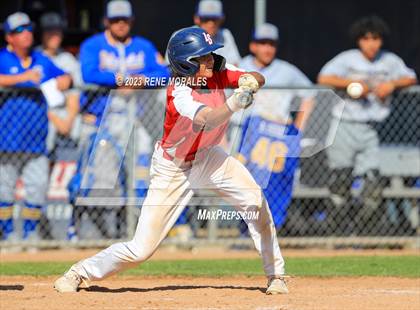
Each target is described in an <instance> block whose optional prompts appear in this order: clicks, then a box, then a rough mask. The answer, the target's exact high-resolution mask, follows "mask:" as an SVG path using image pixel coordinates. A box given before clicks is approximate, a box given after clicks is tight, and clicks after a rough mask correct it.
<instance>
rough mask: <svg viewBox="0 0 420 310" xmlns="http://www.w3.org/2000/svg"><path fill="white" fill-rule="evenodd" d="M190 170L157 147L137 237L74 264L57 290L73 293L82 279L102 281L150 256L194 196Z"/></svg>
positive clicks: (57, 284)
mask: <svg viewBox="0 0 420 310" xmlns="http://www.w3.org/2000/svg"><path fill="white" fill-rule="evenodd" d="M187 172H188V171H187V170H186V169H181V168H179V167H177V166H176V165H175V164H174V163H173V162H171V161H169V160H166V159H164V158H163V157H162V154H161V152H159V150H157V151H156V152H155V154H154V155H153V159H152V167H151V172H150V175H151V183H150V187H149V191H148V194H147V197H146V199H145V201H144V203H143V206H142V209H141V215H140V218H139V221H138V224H137V229H136V233H135V235H134V238H133V239H132V240H131V241H128V242H120V243H116V244H114V245H111V246H110V247H108V248H107V249H105V250H103V251H101V252H99V253H98V254H96V255H94V256H92V257H90V258H87V259H85V260H82V261H80V262H79V263H77V264H75V265H73V266H72V267H71V269H70V270H69V271H68V272H67V273H66V274H65V275H64V276H63V277H61V278H59V279H58V280H57V281H56V282H55V283H54V287H55V289H56V290H58V291H59V292H74V291H76V290H77V287H78V286H79V284H80V283H81V281H82V280H87V281H90V280H102V279H104V278H105V277H108V276H110V275H112V274H114V273H116V272H119V271H121V270H123V269H126V268H129V267H133V266H135V265H137V264H138V263H141V262H143V261H145V260H146V259H148V258H149V257H150V256H151V255H152V254H153V253H154V252H155V250H156V248H157V247H158V245H159V244H160V242H161V241H162V240H163V238H165V236H166V235H167V233H168V231H169V230H170V228H171V227H172V225H173V224H174V223H175V221H176V219H177V218H178V216H179V215H180V214H181V212H182V210H183V209H184V207H185V205H186V204H187V203H188V201H189V200H190V199H191V197H192V194H193V192H192V190H190V189H189V185H190V184H189V182H188V179H187V176H186V173H187Z"/></svg>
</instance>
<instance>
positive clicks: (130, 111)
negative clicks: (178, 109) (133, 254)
mask: <svg viewBox="0 0 420 310" xmlns="http://www.w3.org/2000/svg"><path fill="white" fill-rule="evenodd" d="M261 92H267V96H268V97H267V98H275V99H273V100H274V101H275V100H277V98H286V97H287V98H288V99H287V100H290V102H288V103H287V104H288V105H289V106H290V107H289V109H290V110H291V111H292V113H291V114H290V116H291V119H293V118H295V117H296V115H297V114H298V112H299V110H300V106H301V102H302V98H305V97H311V98H312V100H313V103H314V106H313V109H312V111H311V114H310V117H309V119H308V121H307V124H306V128H305V131H304V134H303V135H302V137H301V141H300V144H301V146H302V150H301V152H302V154H303V155H302V158H300V165H299V168H298V169H297V170H296V172H295V178H294V184H293V196H292V197H293V198H292V200H291V202H290V204H289V206H288V208H287V216H285V221H284V223H283V224H282V225H281V227H280V228H279V232H278V235H279V238H280V240H281V243H282V245H284V246H297V247H305V246H328V247H334V246H362V247H377V246H389V247H395V246H398V247H402V246H410V247H419V233H420V231H419V218H420V163H419V162H420V145H419V141H420V139H419V138H420V130H419V129H420V128H419V126H420V124H419V121H418V120H419V119H420V117H419V116H420V88H419V87H418V86H415V87H411V88H408V89H405V90H403V91H399V92H396V93H395V94H394V95H392V98H390V99H389V104H390V105H391V113H390V116H388V117H387V118H386V119H385V121H383V122H381V123H376V124H373V126H375V128H376V129H377V131H378V135H379V139H380V152H379V158H378V160H379V162H380V172H381V173H380V175H381V182H382V183H381V184H383V191H382V194H381V197H380V203H379V204H378V206H377V207H376V208H375V210H372V212H370V214H369V219H368V220H366V221H364V222H363V224H361V225H362V227H360V226H361V225H359V223H357V222H356V223H355V222H354V221H355V218H356V217H357V214H358V212H354V210H352V208H353V209H354V208H355V207H354V206H361V205H360V204H358V199H359V195H360V186H361V185H360V184H361V182H362V181H363V180H360V179H359V178H357V177H352V182H351V183H352V196H351V198H350V199H351V201H348V204H349V205H350V206H349V205H347V206H345V208H343V210H337V209H334V208H335V207H334V206H333V205H332V204H331V192H330V190H329V188H328V181H329V178H330V173H331V172H330V169H329V166H328V159H327V156H326V154H325V146H326V145H327V144H328V141H327V139H326V137H327V136H328V130H329V126H330V121H331V117H332V116H331V111H332V108H333V107H334V106H335V105H339V104H340V103H341V102H342V101H341V98H342V97H343V96H345V94H340V93H338V94H336V93H334V92H333V91H332V90H330V89H325V88H317V87H314V88H310V89H303V90H302V89H299V90H298V89H267V90H262V91H261ZM79 93H80V102H81V111H80V115H79V116H78V117H77V119H76V121H75V122H74V125H73V129H72V131H71V132H70V133H69V134H67V135H60V134H57V132H55V133H54V130H51V129H52V127H51V124H50V131H49V135H48V138H46V140H47V142H48V145H47V148H48V151H47V153H46V154H47V155H48V158H49V165H50V170H49V181H48V184H49V185H48V188H47V193H46V195H47V198H48V199H47V204H46V205H45V206H43V208H42V211H41V217H40V224H39V226H38V227H37V236H36V238H32V239H31V240H25V239H23V238H22V233H23V232H22V218H23V215H24V214H25V212H24V209H25V204H24V201H25V194H26V193H25V186H24V182H22V178H20V179H19V180H18V181H17V183H16V186H15V191H14V193H13V197H14V205H13V209H12V217H13V219H14V222H15V223H14V224H15V225H14V226H15V231H16V234H14V238H13V239H6V240H4V238H3V240H2V241H0V245H1V247H2V249H3V248H4V249H6V248H10V247H17V246H18V247H23V248H26V247H39V248H52V247H64V246H65V247H102V246H105V245H108V244H110V243H112V242H114V241H115V240H116V239H120V240H121V239H127V238H129V236H130V235H132V233H133V232H134V229H135V225H136V222H137V216H138V215H139V213H140V212H141V209H140V208H139V205H141V202H142V201H143V199H144V194H145V192H146V190H147V173H146V172H147V168H148V165H149V164H150V161H149V160H150V155H151V152H152V150H153V144H154V141H156V140H157V139H159V138H160V136H161V133H162V123H163V118H164V105H165V91H164V90H163V89H160V90H151V89H147V90H136V91H127V90H126V91H117V90H111V89H106V88H97V87H86V88H84V89H80V90H79ZM28 97H29V98H31V100H33V101H37V102H38V104H39V105H40V107H42V106H44V107H43V108H44V109H45V111H46V102H45V100H44V98H43V96H42V94H41V93H40V92H39V91H38V90H33V89H17V88H10V89H1V90H0V117H1V118H0V120H1V121H2V124H1V126H2V127H3V128H4V126H8V124H6V123H5V120H7V119H9V118H10V117H11V116H10V115H7V110H4V109H5V108H7V107H8V106H10V104H11V102H12V103H14V104H19V103H20V102H22V101H25V99H24V98H28ZM111 102H113V104H112V107H111V108H110V107H109V106H110V105H111V104H110V103H111ZM278 104H281V100H280V101H278ZM101 105H102V108H103V107H104V106H106V108H105V110H104V113H103V116H102V117H103V121H102V122H101V123H100V124H101V125H99V127H97V126H96V125H95V124H94V122H92V118H90V117H89V114H92V113H96V111H95V109H96V108H98V107H99V108H101ZM2 109H3V110H2ZM65 110H66V109H65V107H61V108H60V107H59V108H54V109H50V111H52V112H56V113H57V114H58V115H60V117H62V118H63V119H65V117H66V111H65ZM18 111H19V110H18V109H15V110H14V113H18ZM293 111H294V112H293ZM45 113H46V112H45ZM247 113H248V114H249V113H252V112H251V111H247V112H246V113H245V115H239V116H238V117H236V118H234V119H233V120H232V124H231V125H230V127H229V132H228V135H227V139H226V140H227V142H226V141H225V142H224V143H225V144H224V147H225V148H226V150H227V151H228V152H230V153H231V154H232V155H236V153H237V148H238V141H239V140H240V137H241V134H242V133H241V126H242V124H243V121H244V120H245V119H246V117H247ZM5 115H6V116H5ZM26 115H27V113H26ZM15 116H16V115H15ZM107 118H109V121H107V120H106V119H107ZM23 123H26V124H36V121H35V122H34V120H28V121H27V122H23ZM28 126H29V125H28ZM138 128H140V129H138ZM29 129H31V128H29ZM37 130H39V129H37ZM28 132H30V130H29V131H28ZM5 133H6V134H7V131H3V134H5ZM51 133H54V135H52V134H51ZM98 133H99V134H98ZM95 134H96V135H95ZM3 138H4V137H3ZM28 139H32V140H33V139H34V137H33V132H32V133H31V134H29V136H28ZM89 139H90V140H89ZM28 141H29V140H28ZM89 143H90V144H91V146H93V148H94V149H96V150H97V151H96V152H94V153H95V156H94V157H95V158H94V160H95V161H97V162H95V163H94V164H91V162H90V161H89V158H91V154H92V153H89V151H86V150H87V149H88V147H87V146H86V145H88V144H89ZM121 150H122V151H121ZM84 151H85V152H87V153H86V154H88V155H87V158H88V159H87V160H85V162H84V165H85V167H84V169H87V170H88V171H89V173H90V174H89V175H91V176H92V175H93V176H94V177H96V179H98V180H100V182H99V181H98V182H99V183H96V184H93V185H92V184H88V185H86V184H85V185H83V186H85V187H86V186H88V187H89V186H90V187H91V189H90V190H89V194H86V193H84V194H81V193H78V195H76V196H77V197H76V200H75V201H72V203H70V202H69V201H70V198H71V197H70V195H69V191H68V185H69V182H70V180H71V179H72V177H73V176H74V174H75V172H76V170H77V168H78V166H83V163H80V160H79V159H80V156H81V155H80V154H82V153H83V152H84ZM91 151H92V150H90V152H91ZM0 153H1V156H2V159H3V163H4V159H5V158H8V159H9V160H12V161H13V158H19V157H21V156H24V155H22V153H24V152H20V151H19V152H11V151H10V150H9V151H7V150H6V151H5V150H4V149H2V150H0ZM147 157H149V158H147ZM78 164H79V165H78ZM86 166H87V168H86ZM103 167H105V168H106V169H104V168H103ZM118 167H119V168H120V170H123V172H124V173H123V174H120V173H119V172H121V171H120V170H118ZM21 168H22V167H21ZM79 168H80V167H79ZM89 169H90V170H89ZM87 170H84V171H87ZM104 171H105V173H104ZM20 172H22V171H20ZM0 173H2V174H3V178H2V179H3V180H4V179H5V178H4V176H5V173H6V172H5V171H0ZM110 175H113V176H114V178H111V179H110V180H108V179H107V178H109V176H110ZM6 179H7V177H6ZM120 181H121V183H120ZM101 182H102V183H101ZM109 182H111V183H112V182H114V183H112V184H113V186H110V185H109V184H111V183H109ZM83 186H82V187H83ZM2 190H3V191H6V194H4V193H3V195H6V196H7V194H8V195H9V196H10V193H7V189H5V188H2ZM2 199H4V198H2ZM6 200H7V199H6ZM9 200H10V198H9ZM123 206H125V207H123ZM82 207H83V208H82ZM229 208H230V206H229V205H228V204H227V203H226V202H225V201H223V200H221V199H219V198H217V197H216V196H214V194H213V193H212V192H211V191H208V190H206V189H201V190H200V189H199V190H197V191H196V195H195V196H194V197H193V199H192V200H191V202H190V204H189V206H188V208H187V211H186V212H185V213H184V214H183V216H184V219H183V221H180V222H179V223H178V224H179V225H176V227H177V228H179V227H182V229H175V230H174V231H172V232H171V233H170V234H169V236H168V237H167V238H166V239H165V241H164V243H166V244H174V245H179V246H197V245H210V244H219V245H225V246H233V247H242V246H245V247H248V246H250V245H251V244H252V242H251V240H250V239H249V238H248V237H247V236H246V234H245V235H244V236H241V234H240V230H241V229H240V225H241V224H240V222H239V221H238V220H229V221H227V220H199V219H198V218H197V216H198V210H200V209H214V210H219V209H222V210H229ZM360 208H362V207H360ZM75 209H78V210H79V211H80V212H78V214H77V216H78V223H76V225H73V228H74V229H76V230H77V231H76V234H75V235H76V237H74V235H72V232H74V230H72V229H71V228H72V225H71V222H72V218H73V220H74V216H75V214H74V210H75ZM0 211H1V212H0V215H1V217H2V220H4V219H5V218H7V216H8V215H9V214H10V213H8V212H5V211H4V210H0ZM273 211H274V212H276V211H275V210H273ZM26 214H27V213H26ZM31 214H33V213H31ZM73 222H74V221H73ZM343 222H344V225H343ZM117 223H119V224H118V225H120V228H119V229H120V230H123V232H121V231H117V228H116V226H118V225H117ZM73 224H74V223H73ZM75 226H77V227H75ZM3 237H4V234H3Z"/></svg>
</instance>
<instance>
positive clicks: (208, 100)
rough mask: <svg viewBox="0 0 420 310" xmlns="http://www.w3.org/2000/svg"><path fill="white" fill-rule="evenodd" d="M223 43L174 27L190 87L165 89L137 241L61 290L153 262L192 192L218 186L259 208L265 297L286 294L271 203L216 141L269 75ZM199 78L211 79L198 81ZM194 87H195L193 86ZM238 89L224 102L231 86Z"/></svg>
mask: <svg viewBox="0 0 420 310" xmlns="http://www.w3.org/2000/svg"><path fill="white" fill-rule="evenodd" d="M220 47H222V45H221V44H218V43H216V42H214V41H213V40H212V38H211V36H210V35H209V34H208V33H207V32H205V31H204V30H203V29H201V28H198V27H190V28H184V29H181V30H179V31H178V32H176V33H175V34H174V35H173V36H172V37H171V39H170V40H169V43H168V56H169V61H170V66H171V69H172V72H173V74H174V76H177V77H187V81H188V84H184V85H176V84H175V85H169V86H168V89H167V103H166V115H165V122H164V133H163V137H162V139H161V140H160V141H158V142H157V143H156V146H155V151H154V154H153V157H152V164H151V168H150V176H151V183H150V187H149V191H148V194H147V197H146V199H145V201H144V204H143V206H142V210H141V215H140V218H139V222H138V225H137V230H136V233H135V235H134V237H133V239H132V240H131V241H128V242H121V243H116V244H114V245H112V246H110V247H109V248H107V249H105V250H103V251H101V252H99V253H98V254H96V255H94V256H93V257H90V258H88V259H85V260H82V261H80V262H78V263H76V264H75V265H73V266H72V267H71V268H70V270H69V271H67V272H66V273H65V274H64V275H63V276H62V277H60V278H59V279H58V280H56V281H55V283H54V287H55V289H56V290H57V291H59V292H75V291H77V288H78V287H79V285H80V284H81V282H82V281H90V280H102V279H104V278H106V277H108V276H110V275H112V274H115V273H116V272H119V271H121V270H123V269H125V268H128V267H133V266H135V265H137V264H139V263H142V262H144V261H145V260H147V259H148V258H149V257H150V256H152V254H153V253H154V252H155V250H156V249H157V247H158V245H159V244H160V242H161V241H162V240H163V239H164V238H165V236H166V235H167V233H168V231H169V230H170V228H171V227H172V225H173V224H174V223H175V221H176V219H177V218H178V216H179V215H180V214H181V212H182V210H183V209H184V207H185V206H186V204H187V203H188V201H189V200H190V198H191V197H192V195H193V190H194V188H204V187H205V188H212V189H214V190H216V191H217V192H218V193H219V194H220V195H222V196H223V197H225V198H226V199H228V200H230V202H231V203H232V205H234V206H235V207H236V208H237V209H238V210H241V211H259V216H258V219H256V220H247V224H248V228H249V231H250V234H251V237H252V239H253V240H254V243H255V247H256V248H257V250H258V252H259V253H260V255H261V256H262V259H263V265H264V271H265V274H266V275H267V277H268V288H267V291H266V293H267V294H279V293H287V292H288V289H287V286H286V283H285V281H284V273H285V269H284V260H283V257H282V255H281V252H280V247H279V245H278V241H277V237H276V231H275V228H274V225H273V220H272V216H271V213H270V210H269V208H268V205H267V202H266V200H265V198H264V196H263V195H262V192H261V189H260V187H259V186H258V185H257V183H256V182H255V181H254V179H253V178H252V176H251V174H250V173H249V172H248V170H247V169H246V168H245V167H244V166H243V165H242V164H241V163H240V162H239V161H238V160H236V159H235V158H233V157H231V156H229V155H228V154H226V153H225V152H224V151H223V150H222V148H220V147H219V146H218V144H219V142H220V140H221V139H222V137H223V135H224V134H225V130H226V127H227V125H228V121H229V119H230V117H231V116H232V114H233V113H234V112H237V111H240V110H242V109H245V108H247V107H248V106H249V105H250V104H251V103H252V95H253V93H255V92H256V91H257V90H258V89H259V88H260V87H261V86H262V85H263V84H264V77H263V76H262V75H261V74H259V73H256V72H249V73H246V72H244V71H239V70H237V69H236V68H234V67H231V66H228V65H227V66H226V67H225V66H224V58H223V57H222V56H219V55H217V54H214V53H213V52H214V51H215V50H217V49H218V48H220ZM198 78H206V84H205V85H201V86H197V85H196V84H195V81H196V80H197V79H198ZM187 85H190V86H187ZM229 87H232V88H235V91H234V92H233V95H232V96H230V97H229V98H228V99H226V97H225V94H224V91H223V90H224V89H225V88H229Z"/></svg>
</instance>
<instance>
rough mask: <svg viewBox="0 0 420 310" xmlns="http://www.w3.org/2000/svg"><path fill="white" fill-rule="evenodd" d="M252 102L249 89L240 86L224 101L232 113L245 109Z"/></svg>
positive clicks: (252, 98)
mask: <svg viewBox="0 0 420 310" xmlns="http://www.w3.org/2000/svg"><path fill="white" fill-rule="evenodd" d="M253 101H254V92H253V91H252V89H251V88H250V87H246V86H241V87H238V88H237V89H235V91H234V92H233V95H232V96H230V97H229V98H228V99H227V100H226V104H227V106H228V107H229V109H230V110H231V111H232V112H237V111H239V110H241V109H246V108H248V107H249V106H251V104H252V103H253Z"/></svg>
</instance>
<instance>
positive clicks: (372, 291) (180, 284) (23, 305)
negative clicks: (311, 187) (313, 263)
mask: <svg viewBox="0 0 420 310" xmlns="http://www.w3.org/2000/svg"><path fill="white" fill-rule="evenodd" d="M97 251H98V250H83V251H81V250H66V251H40V252H37V253H1V254H0V261H1V262H10V261H35V262H36V261H42V262H48V261H69V262H71V261H77V260H80V259H82V258H85V257H88V256H90V255H93V254H95V253H96V252H97ZM283 255H284V256H285V257H308V256H309V257H320V256H343V255H419V251H416V250H403V251H402V250H393V251H390V250H363V251H362V250H319V249H318V250H316V249H315V250H312V249H306V250H293V249H285V250H284V251H283ZM253 257H258V255H257V253H256V252H255V251H227V250H226V249H224V248H197V249H194V250H192V251H187V250H185V251H180V250H175V249H173V248H170V247H166V248H161V249H159V250H158V251H157V252H156V253H155V255H154V256H153V257H152V260H162V259H165V260H168V259H171V260H173V259H175V260H176V259H210V258H211V259H219V258H220V259H221V258H231V259H235V258H236V259H240V258H253ZM55 278H56V277H29V276H28V277H23V276H3V277H0V309H1V310H2V309H7V310H12V309H120V310H123V309H145V310H153V309H165V310H166V309H168V310H169V309H191V310H192V309H202V310H205V309H206V310H207V309H258V310H300V309H302V310H306V309H315V310H324V309H331V310H342V309H345V310H347V309H348V310H352V309H355V310H356V309H357V310H365V309H369V310H371V309H372V310H373V309H378V310H379V309H380V310H388V309H389V310H391V309H392V310H402V309H404V310H405V309H413V310H414V309H415V310H418V309H420V279H406V278H391V277H385V278H381V277H353V278H349V277H334V278H316V277H302V278H301V277H296V278H291V279H289V280H288V286H289V289H290V293H289V294H288V295H281V296H266V295H265V294H264V290H265V286H266V279H265V278H264V277H243V276H241V277H223V278H191V277H127V276H124V277H123V276H114V277H111V278H109V279H107V280H105V281H102V282H94V283H91V285H90V287H89V288H88V289H86V288H83V289H81V290H80V291H79V292H78V293H76V294H58V293H56V292H55V291H54V290H53V288H52V284H53V282H54V280H55Z"/></svg>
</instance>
